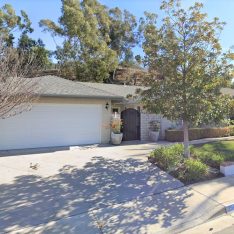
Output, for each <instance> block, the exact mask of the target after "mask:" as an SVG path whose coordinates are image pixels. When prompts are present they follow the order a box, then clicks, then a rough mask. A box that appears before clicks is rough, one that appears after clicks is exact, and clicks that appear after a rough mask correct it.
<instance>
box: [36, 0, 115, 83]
mask: <svg viewBox="0 0 234 234" xmlns="http://www.w3.org/2000/svg"><path fill="white" fill-rule="evenodd" d="M40 25H41V26H43V27H44V29H45V30H46V31H50V32H51V33H52V35H57V36H61V37H63V38H64V42H63V45H62V46H61V47H58V48H57V52H56V56H57V59H58V61H59V63H60V64H61V66H62V71H63V73H65V74H64V75H65V76H67V77H69V76H70V74H72V73H74V72H75V75H76V78H77V79H79V80H83V81H89V80H94V81H99V82H100V81H103V80H104V79H106V78H108V77H109V73H110V71H112V70H114V69H115V68H116V66H117V56H116V52H115V51H113V50H112V49H111V48H109V47H108V43H109V42H110V37H109V34H108V31H109V26H110V19H109V16H108V10H107V9H106V8H105V7H104V6H103V5H101V4H100V3H98V2H97V1H96V0H83V1H81V2H80V1H77V0H62V16H61V17H60V18H59V24H58V25H56V24H55V23H54V22H52V21H51V20H48V19H47V20H41V22H40Z"/></svg>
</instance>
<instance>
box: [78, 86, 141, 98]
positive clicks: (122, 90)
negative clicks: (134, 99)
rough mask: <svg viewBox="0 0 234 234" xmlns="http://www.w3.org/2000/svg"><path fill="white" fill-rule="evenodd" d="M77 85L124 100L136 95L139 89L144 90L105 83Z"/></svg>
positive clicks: (138, 87)
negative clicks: (101, 91)
mask: <svg viewBox="0 0 234 234" xmlns="http://www.w3.org/2000/svg"><path fill="white" fill-rule="evenodd" d="M76 83H79V84H81V85H85V86H88V87H90V88H95V89H99V90H103V92H108V93H112V94H113V95H116V96H121V97H123V98H126V97H127V96H128V95H135V94H136V91H137V89H143V87H141V86H135V85H117V84H103V83H91V82H76Z"/></svg>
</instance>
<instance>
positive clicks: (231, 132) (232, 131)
mask: <svg viewBox="0 0 234 234" xmlns="http://www.w3.org/2000/svg"><path fill="white" fill-rule="evenodd" d="M229 131H230V136H234V125H231V126H229Z"/></svg>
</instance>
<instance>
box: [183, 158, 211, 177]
mask: <svg viewBox="0 0 234 234" xmlns="http://www.w3.org/2000/svg"><path fill="white" fill-rule="evenodd" d="M207 174H208V166H206V165H205V164H204V163H202V162H201V161H199V160H196V159H187V160H185V162H184V171H183V172H181V173H180V177H181V178H180V179H182V180H183V181H185V182H196V181H199V180H201V179H203V178H205V176H206V175H207Z"/></svg>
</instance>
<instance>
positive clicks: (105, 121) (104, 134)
mask: <svg viewBox="0 0 234 234" xmlns="http://www.w3.org/2000/svg"><path fill="white" fill-rule="evenodd" d="M37 102H38V103H58V104H87V105H88V104H101V105H102V126H101V143H109V141H110V121H111V100H107V99H84V98H56V97H41V98H40V99H39V100H38V101H37ZM107 102H108V104H109V107H108V110H107V109H106V103H107ZM94 118H95V116H94Z"/></svg>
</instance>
